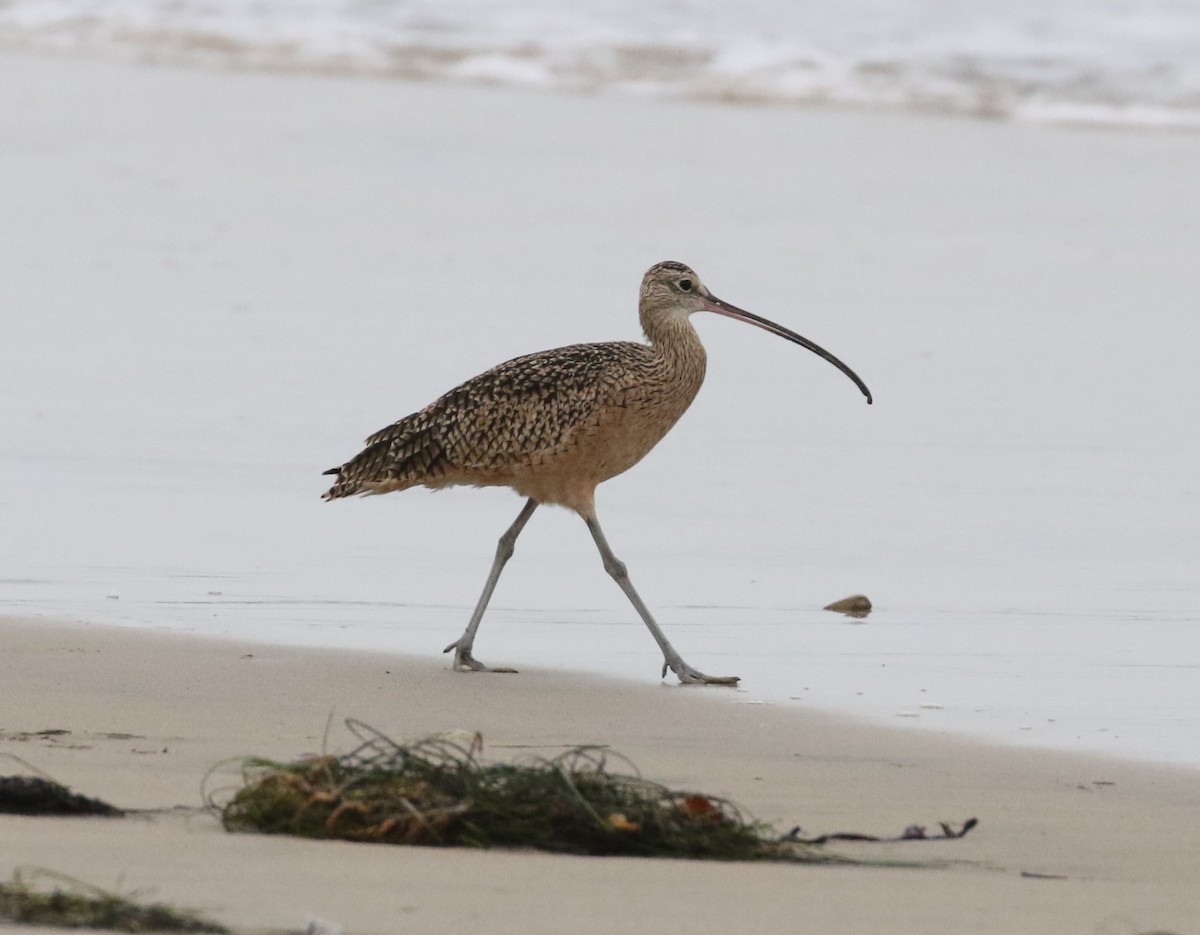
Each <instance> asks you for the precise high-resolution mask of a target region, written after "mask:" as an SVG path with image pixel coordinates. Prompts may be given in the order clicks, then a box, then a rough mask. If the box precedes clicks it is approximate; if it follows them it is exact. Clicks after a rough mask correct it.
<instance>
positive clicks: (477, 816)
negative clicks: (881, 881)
mask: <svg viewBox="0 0 1200 935" xmlns="http://www.w3.org/2000/svg"><path fill="white" fill-rule="evenodd" d="M346 726H347V728H348V729H349V730H350V731H351V733H353V734H354V736H355V737H356V738H357V739H358V740H359V741H360V743H359V745H358V746H357V747H356V748H355V749H354V750H352V751H351V752H350V753H348V754H345V755H343V756H331V755H328V756H314V757H309V758H306V759H301V760H298V761H296V762H292V763H279V762H276V761H274V760H267V759H262V758H251V759H248V760H244V761H243V762H242V781H243V785H242V787H241V788H240V789H239V790H237V791H236V792H235V793H234V794H233V795H232V797H230V798H229V800H228V801H227V802H226V803H225V804H224V805H217V804H216V803H215V801H214V797H213V796H210V797H209V802H210V805H212V807H213V808H214V809H216V810H217V811H218V812H219V814H220V817H221V821H222V823H223V824H224V826H225V828H226V829H227V830H230V831H255V832H260V833H264V834H290V835H298V836H301V837H308V838H341V839H344V840H349V841H365V842H374V843H386V844H417V845H427V846H434V847H474V848H493V847H497V848H516V849H536V850H541V851H550V852H553V853H569V854H584V855H592V856H616V855H621V856H629V857H677V858H679V857H682V858H691V859H699V860H764V861H766V860H770V861H790V862H830V861H844V860H846V859H847V858H845V857H843V856H839V855H835V854H831V853H829V852H828V851H825V850H823V849H821V847H820V845H823V844H825V843H827V842H829V841H835V840H840V841H882V840H889V841H900V840H904V841H909V840H933V839H938V838H940V839H946V838H957V837H962V836H963V835H964V834H966V833H967V832H968V831H969V830H970V829H971V828H972V827H974V825H975V823H976V822H975V820H974V819H971V820H969V821H968V822H966V823H964V824H963V825H962V826H961V829H960V830H956V829H955V828H953V827H951V826H950V825H948V824H945V823H942V824H941V829H942V832H943V833H942V834H941V835H935V836H932V837H931V836H929V835H926V833H925V829H924V828H922V827H919V826H912V827H910V828H908V829H907V830H906V831H905V832H904V833H903V834H902V835H900V836H899V837H896V838H886V839H885V838H878V837H873V836H870V835H861V834H835V835H824V836H822V837H820V838H812V839H803V838H801V837H800V834H799V830H800V829H799V828H795V829H793V830H792V831H790V832H788V833H787V834H782V835H781V834H779V833H778V832H777V831H775V830H774V829H772V828H771V827H770V826H768V825H765V824H762V823H761V822H758V821H754V820H751V819H749V818H747V817H746V816H745V815H743V814H742V812H741V811H740V810H739V809H738V808H737V806H735V805H734V804H733V803H731V802H730V801H728V800H727V799H724V798H721V797H719V796H713V795H707V794H704V793H699V792H688V791H679V790H675V789H670V788H668V787H666V786H664V785H662V784H660V783H657V782H652V781H650V780H648V779H645V778H643V777H642V776H641V775H640V774H638V772H637V769H636V768H635V767H634V766H633V764H632V763H631V762H630V761H629V760H627V759H626V758H624V757H622V756H620V755H619V754H615V753H613V752H612V751H610V750H608V749H607V748H605V747H599V746H580V747H575V748H573V749H571V750H568V751H566V752H565V753H562V754H561V755H559V756H556V757H552V758H533V759H528V760H525V761H523V762H516V763H504V762H499V763H484V762H481V761H480V760H479V758H478V756H477V754H478V751H479V745H477V744H476V743H469V744H467V745H465V746H464V745H463V744H461V743H459V742H456V741H455V740H454V739H452V738H450V737H448V736H438V737H430V738H427V739H425V740H422V741H419V742H417V743H412V744H409V745H407V746H403V745H401V744H398V743H396V742H395V741H393V740H391V739H390V738H389V737H387V736H385V735H384V734H382V733H380V732H379V731H376V730H375V729H374V728H371V727H369V726H368V725H366V724H363V723H362V722H361V721H355V720H348V721H347V722H346ZM614 764H615V765H616V767H617V769H616V771H614V770H613V769H612V768H611V767H612V766H613V765H614Z"/></svg>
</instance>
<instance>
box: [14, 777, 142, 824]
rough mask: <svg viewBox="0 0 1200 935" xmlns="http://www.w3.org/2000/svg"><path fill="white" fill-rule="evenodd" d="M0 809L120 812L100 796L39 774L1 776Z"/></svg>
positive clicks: (46, 812)
mask: <svg viewBox="0 0 1200 935" xmlns="http://www.w3.org/2000/svg"><path fill="white" fill-rule="evenodd" d="M0 812H5V813H7V814H10V815H122V814H124V813H123V812H122V811H121V810H120V809H119V808H117V807H116V806H113V805H109V804H108V803H107V802H103V801H101V800H100V799H90V798H88V797H87V796H84V795H79V794H77V793H75V792H72V791H71V790H70V789H68V788H67V787H66V786H63V785H60V784H59V783H57V782H54V781H53V780H51V779H43V778H41V777H40V776H0Z"/></svg>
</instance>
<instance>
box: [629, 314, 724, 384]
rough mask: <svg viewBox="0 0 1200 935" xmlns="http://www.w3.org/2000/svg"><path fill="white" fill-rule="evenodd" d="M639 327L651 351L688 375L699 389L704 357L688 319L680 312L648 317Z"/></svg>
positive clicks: (670, 365) (678, 372)
mask: <svg viewBox="0 0 1200 935" xmlns="http://www.w3.org/2000/svg"><path fill="white" fill-rule="evenodd" d="M643 327H644V330H645V332H646V337H647V338H648V339H649V341H650V347H651V348H652V349H653V350H654V353H655V355H656V356H657V357H659V358H661V359H662V361H663V363H664V364H666V366H667V368H668V369H669V370H671V371H673V372H675V373H677V374H679V375H680V376H681V377H682V376H688V377H691V378H692V379H693V380H694V381H695V384H696V389H699V388H700V383H701V381H703V380H704V369H705V365H706V363H707V359H708V357H707V355H706V354H705V353H704V345H703V344H701V343H700V335H699V334H697V333H696V329H695V328H693V327H692V323H691V322H690V321H688V319H687V318H685V317H682V316H680V317H670V318H659V319H651V320H648V321H645V322H643Z"/></svg>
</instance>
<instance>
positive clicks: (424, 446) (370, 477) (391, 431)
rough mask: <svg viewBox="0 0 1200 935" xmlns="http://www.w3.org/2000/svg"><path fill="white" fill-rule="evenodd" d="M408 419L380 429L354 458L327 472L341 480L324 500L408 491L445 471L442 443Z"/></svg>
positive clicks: (323, 495) (322, 496)
mask: <svg viewBox="0 0 1200 935" xmlns="http://www.w3.org/2000/svg"><path fill="white" fill-rule="evenodd" d="M405 422H406V420H401V422H398V423H396V424H395V425H393V426H389V427H388V428H386V429H383V430H382V431H379V432H376V433H375V434H374V435H372V436H371V437H370V438H368V439H367V447H366V448H364V449H363V450H362V451H360V452H359V453H358V454H356V455H355V456H354V457H353V458H351V459H350V460H349V461H347V462H346V463H345V464H343V465H342V466H341V467H335V468H330V469H329V470H328V471H325V472H324V473H325V474H335V475H337V480H336V481H334V484H333V486H332V487H330V488H329V489H328V490H327V491H325V493H323V494H322V495H321V499H323V500H338V499H340V498H342V497H353V496H355V495H356V494H373V493H387V492H388V491H391V490H404V489H405V488H407V487H412V486H415V485H417V484H422V483H425V482H427V481H430V480H433V479H434V478H436V477H437V476H439V475H440V474H442V473H443V472H444V470H445V466H446V459H445V457H444V454H443V451H442V446H441V444H440V442H439V441H438V440H437V439H436V438H435V437H434V436H433V434H432V433H431V432H429V431H428V430H427V429H426V430H419V429H418V430H413V429H412V428H411V427H410V426H409V425H407V424H405Z"/></svg>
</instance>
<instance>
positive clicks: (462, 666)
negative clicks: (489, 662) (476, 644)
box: [442, 640, 517, 673]
mask: <svg viewBox="0 0 1200 935" xmlns="http://www.w3.org/2000/svg"><path fill="white" fill-rule="evenodd" d="M460 642H461V640H455V641H454V642H453V643H451V644H450V645H449V646H447V647H446V648H445V649H443V650H442V652H444V653H448V652H450V650H454V671H455V672H464V671H467V672H508V673H516V671H517V670H516V669H504V668H495V669H493V668H491V667H489V666H485V665H484V664H483V663H482V662H480V661H479V660H478V659H476V658H475V657H474V656H472V655H471V647H470V646H465V647H464V646H460V645H459V643H460Z"/></svg>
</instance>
